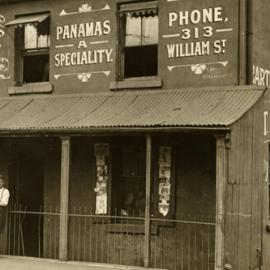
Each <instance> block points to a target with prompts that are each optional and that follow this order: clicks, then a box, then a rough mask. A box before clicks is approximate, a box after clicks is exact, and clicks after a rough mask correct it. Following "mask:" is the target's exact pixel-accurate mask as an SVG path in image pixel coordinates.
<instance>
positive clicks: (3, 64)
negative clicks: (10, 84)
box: [0, 15, 11, 80]
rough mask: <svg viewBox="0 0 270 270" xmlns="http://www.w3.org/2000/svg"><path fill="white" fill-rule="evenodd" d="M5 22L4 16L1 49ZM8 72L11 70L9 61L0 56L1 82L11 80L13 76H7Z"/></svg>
mask: <svg viewBox="0 0 270 270" xmlns="http://www.w3.org/2000/svg"><path fill="white" fill-rule="evenodd" d="M5 21H6V20H5V17H4V16H3V15H0V49H1V48H2V43H1V39H2V38H3V37H4V35H5V31H4V23H5ZM0 52H1V50H0ZM8 70H9V60H8V59H7V58H5V57H1V55H0V80H7V79H10V77H11V76H10V75H8V74H7V72H8Z"/></svg>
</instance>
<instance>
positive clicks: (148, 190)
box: [144, 134, 152, 267]
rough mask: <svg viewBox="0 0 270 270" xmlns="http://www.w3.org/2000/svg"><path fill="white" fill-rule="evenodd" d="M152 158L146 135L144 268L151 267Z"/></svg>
mask: <svg viewBox="0 0 270 270" xmlns="http://www.w3.org/2000/svg"><path fill="white" fill-rule="evenodd" d="M151 156H152V138H151V135H149V134H147V135H146V187H145V221H144V226H145V227H144V233H145V241H144V267H149V263H150V251H151V247H150V243H151V228H150V226H151V224H150V223H151V222H150V205H151Z"/></svg>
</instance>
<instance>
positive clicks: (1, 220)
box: [0, 174, 10, 234]
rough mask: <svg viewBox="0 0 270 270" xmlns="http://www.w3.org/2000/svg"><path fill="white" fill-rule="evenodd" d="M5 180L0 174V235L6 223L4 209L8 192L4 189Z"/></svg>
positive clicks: (7, 199)
mask: <svg viewBox="0 0 270 270" xmlns="http://www.w3.org/2000/svg"><path fill="white" fill-rule="evenodd" d="M4 185H5V180H4V177H3V175H2V174H0V234H2V233H3V231H4V227H5V223H6V207H7V205H8V201H9V196H10V194H9V191H8V189H6V188H5V187H4Z"/></svg>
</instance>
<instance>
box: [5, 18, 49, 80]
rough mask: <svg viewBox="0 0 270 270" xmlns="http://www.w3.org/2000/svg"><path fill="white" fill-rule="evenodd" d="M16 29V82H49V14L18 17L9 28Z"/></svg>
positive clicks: (10, 23)
mask: <svg viewBox="0 0 270 270" xmlns="http://www.w3.org/2000/svg"><path fill="white" fill-rule="evenodd" d="M9 25H15V26H17V29H16V37H15V40H16V58H17V59H16V81H17V83H18V84H24V83H35V82H45V81H49V47H50V18H49V14H47V13H46V14H35V15H27V16H20V17H17V18H16V19H15V20H13V21H11V22H9V23H8V24H7V26H9Z"/></svg>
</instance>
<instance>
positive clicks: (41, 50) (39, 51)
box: [14, 12, 51, 86]
mask: <svg viewBox="0 0 270 270" xmlns="http://www.w3.org/2000/svg"><path fill="white" fill-rule="evenodd" d="M43 14H44V15H46V14H48V17H47V18H45V19H44V20H42V21H41V22H39V21H37V22H29V23H22V24H14V25H15V26H18V27H16V28H15V65H14V71H15V74H14V79H15V82H16V85H17V86H22V85H25V84H40V83H48V82H49V81H50V79H49V78H48V80H46V81H42V80H41V81H37V82H25V81H24V59H25V58H26V57H28V56H43V55H47V56H48V70H50V47H51V46H50V39H51V38H50V36H51V21H50V14H49V12H42V13H37V14H34V15H43ZM24 16H25V17H27V16H29V14H24V15H20V16H18V17H17V18H20V17H24ZM45 20H49V25H48V32H49V35H48V36H49V41H48V46H47V47H36V48H29V49H26V48H25V43H24V42H25V32H24V31H25V26H26V25H27V24H30V25H35V26H37V25H38V24H39V23H42V22H43V21H45ZM37 38H38V36H37ZM49 76H50V74H48V77H49Z"/></svg>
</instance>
